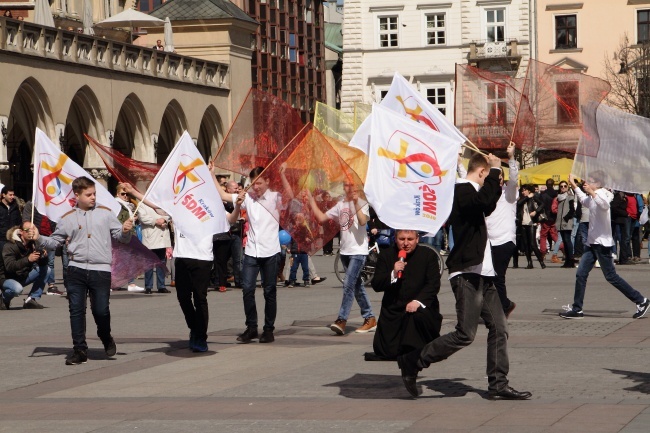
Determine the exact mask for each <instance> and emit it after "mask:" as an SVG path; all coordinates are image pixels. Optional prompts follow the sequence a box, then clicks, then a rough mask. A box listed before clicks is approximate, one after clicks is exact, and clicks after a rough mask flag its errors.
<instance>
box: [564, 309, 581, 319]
mask: <svg viewBox="0 0 650 433" xmlns="http://www.w3.org/2000/svg"><path fill="white" fill-rule="evenodd" d="M584 316H585V315H584V314H583V313H582V311H574V310H569V311H565V312H563V313H560V317H561V318H563V319H582V318H583V317H584Z"/></svg>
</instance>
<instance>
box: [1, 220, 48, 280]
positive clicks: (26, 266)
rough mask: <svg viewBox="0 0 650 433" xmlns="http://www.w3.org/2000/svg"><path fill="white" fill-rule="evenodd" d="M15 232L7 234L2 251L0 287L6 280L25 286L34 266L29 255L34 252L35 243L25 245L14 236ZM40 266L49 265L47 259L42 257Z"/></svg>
mask: <svg viewBox="0 0 650 433" xmlns="http://www.w3.org/2000/svg"><path fill="white" fill-rule="evenodd" d="M14 233H15V231H11V232H10V233H8V234H7V239H8V240H9V242H7V243H6V244H5V246H4V248H3V249H2V260H0V286H1V285H2V284H3V283H4V282H5V280H16V281H18V282H19V283H20V284H22V285H23V286H24V285H25V281H26V280H27V276H28V275H29V273H30V272H31V270H32V268H33V267H34V264H33V263H31V262H30V261H29V255H30V254H31V253H32V252H34V243H33V242H29V243H27V245H24V244H23V243H22V241H20V240H19V237H18V236H14ZM38 263H39V265H42V264H44V263H47V257H41V258H40V259H39V260H38Z"/></svg>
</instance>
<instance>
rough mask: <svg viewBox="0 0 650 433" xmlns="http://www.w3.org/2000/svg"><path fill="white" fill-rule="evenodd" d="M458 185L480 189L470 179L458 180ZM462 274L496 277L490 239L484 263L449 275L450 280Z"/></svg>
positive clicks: (484, 255) (486, 244) (486, 245)
mask: <svg viewBox="0 0 650 433" xmlns="http://www.w3.org/2000/svg"><path fill="white" fill-rule="evenodd" d="M456 183H470V184H472V186H473V187H474V189H476V190H477V191H478V190H479V189H480V187H479V185H478V183H476V182H473V181H471V180H468V179H456ZM452 230H453V227H452ZM488 233H489V232H488ZM488 237H489V235H488ZM460 274H479V275H483V276H484V277H494V276H496V272H495V271H494V265H493V264H492V249H491V248H490V239H488V241H487V242H486V243H485V253H484V254H483V263H479V264H478V265H474V266H470V267H469V268H465V269H463V270H462V271H458V272H454V273H452V274H450V275H449V279H450V280H451V279H452V278H454V277H455V276H457V275H460Z"/></svg>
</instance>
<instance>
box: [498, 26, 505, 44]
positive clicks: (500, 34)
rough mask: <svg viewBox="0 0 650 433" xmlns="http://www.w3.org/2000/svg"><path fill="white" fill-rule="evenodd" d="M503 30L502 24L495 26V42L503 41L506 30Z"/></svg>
mask: <svg viewBox="0 0 650 433" xmlns="http://www.w3.org/2000/svg"><path fill="white" fill-rule="evenodd" d="M505 30H506V29H505V27H503V26H499V27H497V42H503V41H505V40H506V37H505V33H506V32H505Z"/></svg>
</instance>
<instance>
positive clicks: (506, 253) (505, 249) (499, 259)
mask: <svg viewBox="0 0 650 433" xmlns="http://www.w3.org/2000/svg"><path fill="white" fill-rule="evenodd" d="M516 252H517V246H516V245H515V244H514V242H506V243H505V244H501V245H496V246H494V245H493V246H492V264H493V266H494V272H496V274H497V275H496V277H495V278H494V287H495V288H496V289H497V293H498V294H499V300H500V301H501V306H502V307H503V311H506V310H507V309H508V308H509V307H510V304H511V303H512V301H510V299H508V292H507V290H506V271H507V270H508V264H509V263H510V259H511V258H512V255H513V254H514V253H516Z"/></svg>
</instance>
